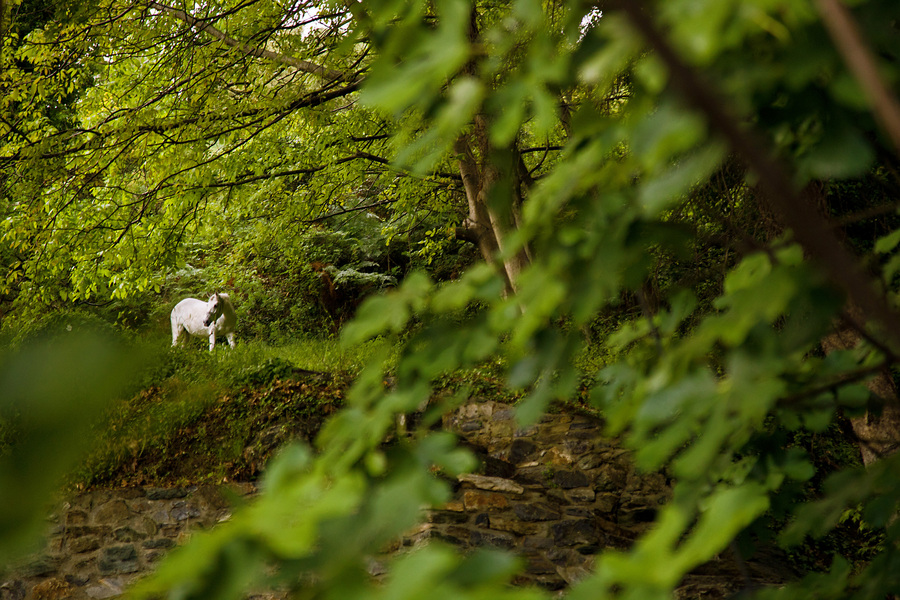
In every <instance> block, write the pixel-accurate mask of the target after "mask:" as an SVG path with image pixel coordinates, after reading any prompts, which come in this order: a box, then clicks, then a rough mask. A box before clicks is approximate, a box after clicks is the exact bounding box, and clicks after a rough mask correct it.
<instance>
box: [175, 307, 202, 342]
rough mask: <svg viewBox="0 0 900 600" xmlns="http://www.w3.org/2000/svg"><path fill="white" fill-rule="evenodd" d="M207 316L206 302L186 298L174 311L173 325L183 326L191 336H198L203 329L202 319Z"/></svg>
mask: <svg viewBox="0 0 900 600" xmlns="http://www.w3.org/2000/svg"><path fill="white" fill-rule="evenodd" d="M205 314H206V302H204V301H203V300H197V299H196V298H185V299H184V300H182V301H181V302H179V303H178V304H176V305H175V308H173V309H172V314H171V319H172V325H173V326H174V325H176V324H178V325H182V326H184V327H185V328H186V329H187V330H188V331H189V332H190V333H191V334H194V335H196V333H195V331H199V330H200V329H201V327H202V319H203V317H204V316H205Z"/></svg>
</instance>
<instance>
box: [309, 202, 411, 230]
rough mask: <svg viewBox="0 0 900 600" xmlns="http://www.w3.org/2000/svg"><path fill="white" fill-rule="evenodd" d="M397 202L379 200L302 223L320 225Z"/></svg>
mask: <svg viewBox="0 0 900 600" xmlns="http://www.w3.org/2000/svg"><path fill="white" fill-rule="evenodd" d="M396 201H397V200H396V199H394V198H389V199H386V200H379V201H378V202H373V203H371V204H364V205H362V206H354V207H352V208H342V209H341V210H338V211H334V212H330V213H328V214H325V215H321V216H318V217H316V218H314V219H303V220H301V221H300V222H301V223H305V224H312V223H318V222H320V221H325V220H326V219H331V218H332V217H339V216H341V215H346V214H348V213H353V212H358V211H361V210H369V209H370V208H378V207H379V206H384V205H386V204H393V203H394V202H396Z"/></svg>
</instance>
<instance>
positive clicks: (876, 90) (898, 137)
mask: <svg viewBox="0 0 900 600" xmlns="http://www.w3.org/2000/svg"><path fill="white" fill-rule="evenodd" d="M816 7H817V8H818V9H819V14H820V15H822V21H823V22H824V23H825V28H826V29H828V33H829V34H831V39H832V40H834V44H835V46H836V47H837V49H838V51H840V53H841V56H843V58H844V62H846V63H847V66H848V67H850V72H851V73H853V75H854V76H855V77H856V79H857V81H859V84H860V85H861V86H862V88H863V91H864V92H865V93H866V95H867V96H868V97H869V101H870V102H871V103H872V109H873V110H874V111H875V118H876V119H877V120H878V121H879V122H880V123H881V126H882V127H883V128H884V130H885V132H887V134H888V136H889V137H890V138H891V141H892V142H893V143H894V150H896V151H897V152H900V103H898V102H897V98H896V97H894V95H893V94H892V93H891V91H890V90H889V89H888V87H887V86H886V85H885V84H884V80H883V79H882V78H881V76H880V75H879V74H878V65H877V64H876V62H875V56H874V55H873V54H872V51H871V50H870V49H869V47H868V46H867V45H866V43H865V41H864V40H863V37H862V35H861V34H860V31H859V27H857V25H856V22H855V21H854V20H853V16H852V15H851V14H850V11H848V10H847V7H846V6H844V5H843V4H842V3H841V2H840V0H816Z"/></svg>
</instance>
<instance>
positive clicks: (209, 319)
mask: <svg viewBox="0 0 900 600" xmlns="http://www.w3.org/2000/svg"><path fill="white" fill-rule="evenodd" d="M223 308H224V302H222V298H221V297H220V296H219V294H218V293H215V294H213V295H212V296H210V297H209V302H207V303H206V317H205V318H204V319H203V326H204V327H209V326H210V325H212V324H213V323H215V322H216V319H218V318H219V317H220V316H222V309H223Z"/></svg>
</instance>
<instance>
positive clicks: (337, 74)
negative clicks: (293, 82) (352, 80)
mask: <svg viewBox="0 0 900 600" xmlns="http://www.w3.org/2000/svg"><path fill="white" fill-rule="evenodd" d="M149 6H150V8H153V9H156V10H158V11H160V12H163V13H166V14H168V15H171V16H173V17H175V18H176V19H178V20H180V21H183V22H185V23H187V24H188V25H189V26H190V27H193V28H194V29H196V30H197V31H200V32H203V33H206V34H209V35H210V36H212V37H214V38H215V39H217V40H219V41H221V42H222V43H224V44H225V45H227V46H230V47H232V48H236V49H238V50H240V51H241V52H243V53H244V54H246V55H248V56H255V57H257V58H265V59H267V60H271V61H273V62H277V63H280V64H283V65H288V66H291V67H294V68H295V69H297V70H299V71H303V72H304V73H310V74H312V75H317V76H319V77H322V78H323V79H326V80H328V81H345V80H346V79H347V74H346V73H344V72H342V71H335V70H334V69H329V68H327V67H323V66H322V65H319V64H316V63H314V62H311V61H308V60H302V59H299V58H294V57H293V56H287V55H284V54H279V53H277V52H272V51H271V50H266V49H265V48H257V47H255V46H251V45H249V44H245V43H243V42H239V41H238V40H236V39H234V38H232V37H230V36H229V35H227V34H226V33H224V32H222V31H221V30H219V29H217V28H216V27H214V26H213V25H211V24H209V23H207V22H206V21H204V20H202V19H198V18H197V17H195V16H193V15H191V14H189V13H187V12H186V11H183V10H180V9H177V8H173V7H171V6H166V5H165V4H160V3H159V2H154V1H153V0H151V2H150V3H149Z"/></svg>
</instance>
